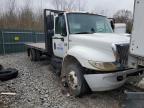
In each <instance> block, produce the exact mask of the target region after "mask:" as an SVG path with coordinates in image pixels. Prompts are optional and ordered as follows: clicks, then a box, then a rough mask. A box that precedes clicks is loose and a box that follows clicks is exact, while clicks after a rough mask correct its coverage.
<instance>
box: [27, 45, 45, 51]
mask: <svg viewBox="0 0 144 108" xmlns="http://www.w3.org/2000/svg"><path fill="white" fill-rule="evenodd" d="M25 45H26V46H27V47H28V48H33V49H37V50H40V51H43V52H46V48H45V43H27V44H25Z"/></svg>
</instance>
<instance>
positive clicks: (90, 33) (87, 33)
mask: <svg viewBox="0 0 144 108" xmlns="http://www.w3.org/2000/svg"><path fill="white" fill-rule="evenodd" d="M75 34H92V32H79V33H75Z"/></svg>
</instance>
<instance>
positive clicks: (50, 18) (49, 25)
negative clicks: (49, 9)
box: [45, 15, 54, 30]
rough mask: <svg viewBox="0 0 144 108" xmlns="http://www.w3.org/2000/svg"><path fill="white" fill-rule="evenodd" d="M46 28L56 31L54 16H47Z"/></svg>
mask: <svg viewBox="0 0 144 108" xmlns="http://www.w3.org/2000/svg"><path fill="white" fill-rule="evenodd" d="M45 23H46V26H47V27H46V28H47V30H53V29H54V16H53V15H47V16H46V22H45Z"/></svg>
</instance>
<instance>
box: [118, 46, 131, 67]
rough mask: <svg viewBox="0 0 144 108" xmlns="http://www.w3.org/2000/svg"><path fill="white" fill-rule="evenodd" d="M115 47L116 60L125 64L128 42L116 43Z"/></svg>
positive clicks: (126, 61)
mask: <svg viewBox="0 0 144 108" xmlns="http://www.w3.org/2000/svg"><path fill="white" fill-rule="evenodd" d="M116 48H117V54H118V57H117V61H118V62H119V63H120V64H122V65H127V63H128V52H129V44H118V45H116Z"/></svg>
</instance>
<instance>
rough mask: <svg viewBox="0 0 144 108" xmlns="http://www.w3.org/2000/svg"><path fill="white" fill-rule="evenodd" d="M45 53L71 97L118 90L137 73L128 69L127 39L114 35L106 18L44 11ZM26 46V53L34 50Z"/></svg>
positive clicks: (94, 15)
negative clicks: (92, 92)
mask: <svg viewBox="0 0 144 108" xmlns="http://www.w3.org/2000/svg"><path fill="white" fill-rule="evenodd" d="M44 25H45V37H46V38H45V51H44V54H47V55H48V56H49V57H50V61H51V65H52V66H53V68H54V69H56V73H57V74H58V75H60V76H61V82H62V85H63V86H64V87H66V88H67V89H68V91H69V92H70V94H72V95H75V96H80V95H82V94H84V93H87V92H88V91H108V90H112V89H116V88H118V87H121V86H122V85H123V84H124V83H125V82H126V80H127V77H128V76H130V75H131V74H133V73H136V72H139V71H140V70H137V69H130V68H129V67H128V51H129V43H130V37H126V36H122V35H118V34H115V33H113V30H112V27H111V25H110V22H109V20H108V19H107V18H106V17H105V16H101V15H97V14H92V13H87V12H64V11H57V10H49V9H45V10H44ZM31 46H32V45H28V51H29V54H28V55H31V53H30V52H32V51H30V50H32V49H34V50H35V51H33V52H35V53H36V55H37V52H41V54H42V50H41V51H36V50H38V49H36V47H31Z"/></svg>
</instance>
